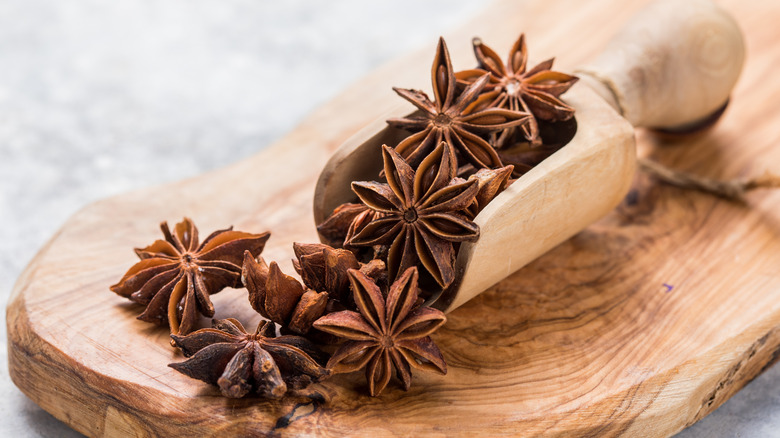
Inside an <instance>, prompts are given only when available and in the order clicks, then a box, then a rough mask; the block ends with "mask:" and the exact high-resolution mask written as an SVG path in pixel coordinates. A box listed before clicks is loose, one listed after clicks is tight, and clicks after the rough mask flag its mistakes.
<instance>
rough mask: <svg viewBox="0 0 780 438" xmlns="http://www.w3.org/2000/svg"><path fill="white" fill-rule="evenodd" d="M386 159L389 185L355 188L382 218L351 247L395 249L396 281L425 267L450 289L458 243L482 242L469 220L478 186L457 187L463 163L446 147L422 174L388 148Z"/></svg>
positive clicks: (390, 261) (392, 268) (391, 271)
mask: <svg viewBox="0 0 780 438" xmlns="http://www.w3.org/2000/svg"><path fill="white" fill-rule="evenodd" d="M382 157H383V159H384V172H385V175H386V177H387V182H388V184H384V183H378V182H353V183H352V190H353V191H354V192H355V193H356V194H357V195H358V197H359V198H360V200H361V201H362V202H363V203H364V204H365V205H367V206H368V207H369V208H370V209H372V210H374V211H377V212H379V213H381V215H380V216H379V217H378V218H377V219H375V220H373V221H371V222H370V223H369V224H367V225H366V226H365V227H364V228H363V229H362V230H361V231H360V232H359V233H357V234H356V235H355V236H353V237H352V238H351V239H350V241H349V244H350V245H354V246H374V245H389V251H388V255H387V269H388V278H389V280H390V281H392V280H394V279H395V278H397V276H398V275H400V274H401V273H403V272H405V271H406V269H407V268H409V267H412V266H416V265H417V264H418V263H421V264H422V266H423V267H424V268H425V270H426V271H427V272H429V273H430V274H431V276H432V277H433V279H434V280H436V282H437V283H438V284H439V286H440V287H442V288H446V287H447V286H449V285H450V284H451V283H452V282H453V280H454V279H455V269H454V267H453V265H454V262H455V249H454V246H453V243H455V242H473V241H475V240H477V238H479V227H478V226H477V225H476V224H475V223H474V222H472V221H471V220H470V219H469V218H468V217H467V215H468V211H467V208H468V207H469V206H470V205H471V204H472V203H473V202H474V199H475V197H476V195H477V193H478V191H479V184H478V181H477V180H474V179H472V180H469V181H465V182H457V181H455V182H453V179H454V178H455V172H456V171H457V163H456V159H455V151H454V150H453V148H452V146H451V145H450V144H449V143H445V142H442V143H440V144H439V145H438V147H436V149H435V150H434V151H433V152H432V153H431V154H430V155H428V156H427V157H426V158H425V159H424V160H423V161H422V163H420V166H419V167H418V168H417V170H416V171H414V170H412V168H411V166H409V164H408V163H406V161H404V159H403V157H401V156H400V155H399V154H398V153H397V152H396V151H394V150H393V149H392V148H390V147H387V146H383V147H382Z"/></svg>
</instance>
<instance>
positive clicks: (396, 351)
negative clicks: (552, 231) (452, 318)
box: [314, 267, 447, 396]
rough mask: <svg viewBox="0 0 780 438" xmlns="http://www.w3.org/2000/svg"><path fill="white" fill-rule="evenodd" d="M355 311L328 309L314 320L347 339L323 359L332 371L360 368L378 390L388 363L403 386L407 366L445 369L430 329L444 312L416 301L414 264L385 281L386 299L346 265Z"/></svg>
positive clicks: (441, 319) (409, 380)
mask: <svg viewBox="0 0 780 438" xmlns="http://www.w3.org/2000/svg"><path fill="white" fill-rule="evenodd" d="M349 278H350V281H351V282H352V291H353V294H354V297H355V303H357V308H358V311H359V313H358V312H352V311H349V310H345V311H342V312H337V313H331V314H328V315H326V316H324V317H322V318H320V319H318V320H317V321H315V323H314V326H315V327H316V328H318V329H320V330H322V331H324V332H327V333H331V334H333V335H336V336H338V337H340V338H344V339H346V340H347V341H346V342H345V343H343V344H342V345H341V346H340V347H339V349H338V350H336V352H335V353H334V354H333V356H332V357H331V358H330V360H329V361H328V365H327V366H328V369H329V370H331V371H332V372H333V373H349V372H353V371H358V370H360V369H362V368H365V369H366V379H367V380H368V389H369V392H370V393H371V395H372V396H376V395H379V394H380V393H381V392H382V390H383V389H384V388H385V387H386V386H387V383H388V382H389V381H390V377H391V375H392V371H393V368H395V371H396V375H397V377H398V378H399V379H400V380H401V382H402V383H403V387H404V389H405V390H408V389H409V387H410V386H411V384H412V368H416V369H418V370H423V371H436V372H439V373H441V374H447V364H446V363H445V361H444V358H443V357H442V354H441V351H439V348H438V347H437V346H436V344H434V342H433V340H431V338H430V336H429V335H430V334H431V333H433V332H434V331H436V330H437V329H438V328H439V327H441V326H442V325H443V324H444V323H445V322H446V321H447V318H446V317H445V316H444V313H442V312H441V311H440V310H437V309H433V308H431V307H424V306H423V307H421V306H420V305H419V303H418V290H417V269H416V268H413V267H412V268H409V269H407V270H406V272H404V273H403V275H401V277H399V278H398V280H396V281H395V282H394V283H393V284H392V285H391V286H390V290H389V291H388V293H387V299H385V298H384V297H383V296H382V292H381V291H380V289H379V287H378V286H377V285H376V284H375V283H374V282H373V281H371V279H370V278H368V277H366V276H365V275H363V274H362V273H360V272H358V271H356V270H354V269H353V270H350V271H349Z"/></svg>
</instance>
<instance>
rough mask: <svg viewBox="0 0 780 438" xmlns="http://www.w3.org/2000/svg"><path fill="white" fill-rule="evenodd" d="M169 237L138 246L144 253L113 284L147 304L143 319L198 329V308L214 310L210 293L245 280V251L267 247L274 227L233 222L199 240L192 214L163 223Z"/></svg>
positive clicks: (179, 330) (180, 329) (178, 330)
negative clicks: (241, 226)
mask: <svg viewBox="0 0 780 438" xmlns="http://www.w3.org/2000/svg"><path fill="white" fill-rule="evenodd" d="M160 228H161V229H162V232H163V235H164V236H165V240H157V241H155V242H154V243H152V244H151V245H149V246H147V247H146V248H142V249H136V250H135V252H136V254H137V255H138V257H139V258H140V259H141V261H140V262H138V263H136V264H135V265H133V266H132V267H131V268H130V269H129V270H128V271H127V273H126V274H125V275H124V277H122V279H121V280H120V281H119V283H117V284H115V285H113V286H111V290H112V291H114V292H116V293H117V294H119V295H121V296H123V297H125V298H129V299H130V300H131V301H134V302H136V303H139V304H143V305H145V306H146V310H145V311H144V312H143V313H142V314H141V315H140V316H139V317H138V319H140V320H142V321H147V322H154V323H158V324H162V325H166V324H167V325H168V326H169V327H170V329H171V333H174V334H187V333H189V332H191V331H192V330H194V329H195V326H196V324H197V321H198V314H202V315H205V316H208V317H211V316H214V306H213V305H212V304H211V299H210V298H209V295H211V294H215V293H217V292H219V291H221V290H222V289H224V288H226V287H239V286H241V263H242V261H243V258H244V251H249V252H250V253H251V254H253V255H254V256H257V255H259V254H260V252H262V250H263V247H265V242H266V241H267V240H268V237H269V236H270V233H267V232H266V233H261V234H251V233H244V232H242V231H233V228H232V227H231V228H228V229H225V230H220V231H215V232H214V233H212V234H211V235H210V236H208V237H207V238H206V240H204V241H203V243H200V244H199V241H198V229H197V228H196V227H195V224H193V223H192V221H191V220H190V219H188V218H184V220H183V221H182V222H179V223H178V224H176V226H175V227H174V229H173V233H171V231H170V229H169V228H168V223H166V222H163V223H162V224H160Z"/></svg>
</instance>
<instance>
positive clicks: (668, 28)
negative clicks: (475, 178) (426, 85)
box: [314, 0, 744, 311]
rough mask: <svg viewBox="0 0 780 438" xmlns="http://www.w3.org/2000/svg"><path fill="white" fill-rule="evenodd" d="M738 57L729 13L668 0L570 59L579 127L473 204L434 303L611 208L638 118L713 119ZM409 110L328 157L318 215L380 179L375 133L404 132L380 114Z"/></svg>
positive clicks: (478, 286) (631, 153)
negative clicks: (355, 186) (588, 60)
mask: <svg viewBox="0 0 780 438" xmlns="http://www.w3.org/2000/svg"><path fill="white" fill-rule="evenodd" d="M743 61H744V43H743V39H742V34H741V32H740V30H739V28H738V27H737V24H736V22H735V21H734V20H733V19H732V17H731V16H729V15H728V13H726V12H725V11H724V10H722V9H720V8H719V7H717V6H716V5H714V4H713V3H712V2H711V1H709V0H695V1H687V2H678V1H673V0H664V1H658V2H655V3H652V4H650V5H649V6H648V7H646V8H645V9H643V10H642V11H640V12H639V13H638V14H637V15H636V17H635V18H634V19H633V20H631V21H630V22H629V23H628V24H627V25H626V26H625V28H624V29H623V30H622V31H621V32H620V33H618V34H617V35H616V36H615V38H614V39H613V40H612V41H611V42H610V43H609V45H608V46H607V48H606V49H605V51H604V52H603V53H602V54H601V55H600V56H598V57H597V58H596V59H595V61H594V62H593V63H592V64H591V65H589V66H586V67H583V68H582V69H579V70H578V71H577V74H578V75H579V76H580V77H581V79H582V82H584V83H585V84H587V85H588V86H584V85H577V86H575V87H574V88H572V89H571V90H570V91H569V92H568V93H567V94H565V95H564V99H565V100H566V102H567V103H569V104H570V105H571V106H573V107H574V108H575V109H576V115H575V116H576V120H577V133H576V135H575V136H574V138H573V139H572V140H571V141H570V142H569V143H568V144H567V145H566V146H565V147H563V148H562V149H560V150H559V151H558V152H556V153H555V154H553V155H552V156H550V157H549V158H547V159H546V160H544V161H543V162H542V163H541V164H539V165H538V166H536V167H535V168H533V169H532V170H531V171H529V172H528V173H526V174H525V175H523V176H522V177H521V178H519V179H518V180H517V181H515V182H514V183H513V184H512V185H511V186H509V187H508V188H507V189H506V190H505V191H504V192H503V193H501V194H500V195H499V196H498V197H496V198H495V199H494V200H493V201H492V202H491V203H490V204H489V205H488V206H487V207H486V208H485V209H484V210H482V211H481V212H480V213H479V215H478V216H477V217H476V219H475V222H476V223H477V224H478V225H479V227H480V238H479V240H478V241H477V242H474V243H464V244H462V245H461V247H460V250H459V252H458V255H457V259H456V262H455V265H456V266H455V267H456V272H457V279H456V281H455V283H453V285H452V286H451V287H450V288H449V289H448V290H446V291H443V293H442V294H441V296H440V297H439V299H438V301H436V303H435V304H434V305H435V306H436V307H439V308H441V309H443V310H445V311H450V310H452V309H455V308H457V307H458V306H460V305H462V304H463V303H465V302H466V301H468V300H470V299H471V298H473V297H474V296H476V295H478V294H479V293H481V292H482V291H484V290H486V289H487V288H489V287H490V286H492V285H493V284H495V283H497V282H499V281H500V280H502V279H503V278H505V277H507V276H508V275H510V274H511V273H513V272H515V271H516V270H518V269H520V268H521V267H523V266H525V265H526V264H528V263H529V262H531V261H533V260H534V259H536V258H537V257H539V256H541V255H542V254H544V253H545V252H547V251H549V250H550V249H552V248H553V247H555V246H556V245H558V244H559V243H561V242H563V241H565V240H566V239H568V238H570V237H571V236H573V235H574V234H576V233H577V232H579V231H580V230H582V229H584V228H585V227H586V226H588V225H589V224H591V223H592V222H594V221H596V220H597V219H599V218H601V217H602V216H604V215H605V214H607V213H608V212H609V211H611V210H612V209H613V208H615V206H617V204H618V203H620V201H621V200H622V199H623V197H624V196H625V195H626V193H627V191H628V189H629V187H630V185H631V182H632V179H633V175H634V171H635V168H636V148H635V141H634V127H652V128H663V129H672V130H676V129H685V128H688V127H690V126H695V125H696V124H697V123H699V122H700V121H702V120H706V119H708V118H709V116H711V115H712V114H713V113H716V112H717V111H718V110H719V109H721V108H723V106H724V105H725V104H726V103H727V101H728V98H729V94H730V93H731V90H732V88H733V86H734V84H735V83H736V81H737V78H738V76H739V73H740V71H741V70H742V64H743ZM421 68H424V67H422V66H421ZM398 85H399V86H403V85H404V84H398ZM409 112H410V110H409V106H408V105H404V106H399V107H398V108H396V109H394V110H393V111H391V112H389V113H388V114H386V115H385V116H383V117H382V118H380V119H378V120H376V121H375V122H374V123H372V124H371V125H369V126H367V127H365V128H364V129H363V130H362V131H360V132H359V133H357V134H356V135H355V136H353V137H352V138H350V139H349V140H348V141H347V142H345V143H344V144H343V145H342V146H341V147H340V148H339V149H338V151H337V152H336V153H335V154H334V155H333V157H332V158H331V159H330V161H328V163H327V164H326V166H325V168H324V169H323V171H322V173H321V175H320V179H319V181H318V183H317V188H316V191H315V196H314V217H315V220H316V221H317V223H319V222H321V221H322V220H324V219H325V218H326V217H327V215H328V214H330V212H331V211H333V209H334V208H335V207H336V206H338V205H339V204H341V203H344V202H351V201H354V198H355V196H354V194H353V193H352V192H351V190H350V183H351V182H352V181H368V180H374V179H376V175H377V174H378V172H379V170H380V169H381V164H382V163H381V154H380V147H381V145H382V144H388V145H391V146H395V145H396V144H398V142H399V141H400V140H401V139H402V138H403V136H404V135H406V133H404V132H402V131H400V130H398V129H394V128H391V127H388V126H387V124H386V123H385V120H386V119H388V118H390V117H399V116H405V115H407V113H409Z"/></svg>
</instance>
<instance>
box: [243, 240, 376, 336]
mask: <svg viewBox="0 0 780 438" xmlns="http://www.w3.org/2000/svg"><path fill="white" fill-rule="evenodd" d="M293 249H294V251H295V256H296V258H297V260H296V261H294V265H295V269H296V271H298V274H299V275H300V276H301V278H302V279H303V284H301V282H300V281H298V280H297V279H295V278H294V277H291V276H289V275H286V274H285V273H283V272H282V270H281V269H280V268H279V265H277V264H276V262H271V264H270V265H267V264H266V263H265V261H264V260H263V259H262V257H261V258H259V259H257V260H255V258H253V257H252V255H251V254H250V253H248V252H247V253H246V254H245V257H244V268H243V275H242V280H243V282H244V285H245V286H246V288H247V290H248V291H249V303H250V304H251V305H252V308H253V309H255V311H257V312H258V313H260V314H261V315H262V316H264V317H266V318H268V319H270V320H271V321H274V322H276V323H277V324H279V325H280V326H282V327H283V328H284V329H286V330H289V331H290V332H292V333H296V334H300V335H305V334H308V333H309V330H310V329H311V325H312V323H313V322H314V320H316V319H317V318H319V317H321V316H322V315H324V314H325V313H327V312H328V311H333V310H343V309H346V308H350V307H351V306H352V298H351V296H350V293H349V281H348V279H347V271H348V270H349V269H360V270H362V271H363V272H364V273H366V274H367V275H371V276H372V278H375V279H379V278H380V277H381V276H382V275H384V271H385V266H384V263H382V262H381V261H378V260H377V261H374V262H372V263H368V264H361V263H359V262H358V260H357V258H356V257H355V255H354V254H353V253H352V252H350V251H347V250H344V249H334V248H331V247H329V246H327V245H322V244H309V243H294V244H293Z"/></svg>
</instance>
